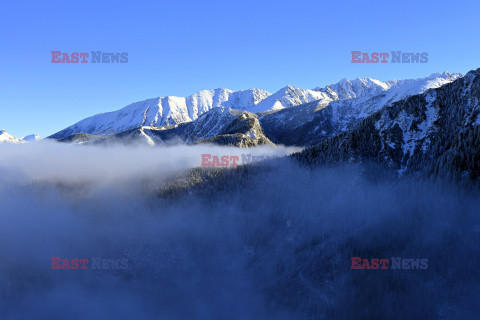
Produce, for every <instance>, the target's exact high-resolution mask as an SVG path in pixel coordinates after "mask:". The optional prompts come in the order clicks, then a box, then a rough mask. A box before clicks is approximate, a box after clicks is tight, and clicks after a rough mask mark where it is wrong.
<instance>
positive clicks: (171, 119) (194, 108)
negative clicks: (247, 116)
mask: <svg viewBox="0 0 480 320" xmlns="http://www.w3.org/2000/svg"><path fill="white" fill-rule="evenodd" d="M269 95H270V93H268V92H267V91H264V90H260V89H250V90H244V91H232V90H229V89H215V90H204V91H200V92H197V93H195V94H193V95H191V96H189V97H173V96H167V97H163V98H154V99H148V100H144V101H140V102H136V103H132V104H130V105H128V106H126V107H125V108H123V109H120V110H118V111H114V112H108V113H103V114H98V115H95V116H93V117H90V118H87V119H85V120H82V121H80V122H78V123H76V124H74V125H73V126H71V127H68V128H66V129H64V130H62V131H60V132H59V133H57V134H55V135H53V136H52V137H53V138H56V139H60V138H65V137H67V136H69V135H71V134H75V133H87V134H93V135H105V134H112V133H118V132H122V131H125V130H129V129H133V128H138V127H141V126H151V127H162V126H168V125H175V124H179V123H184V122H190V121H193V120H195V119H197V118H198V117H199V116H200V115H202V114H204V113H205V112H207V111H209V110H211V109H213V108H218V107H229V108H234V109H239V110H245V109H249V108H251V107H253V106H254V105H256V104H257V103H259V102H260V101H261V100H263V99H265V98H266V97H268V96H269Z"/></svg>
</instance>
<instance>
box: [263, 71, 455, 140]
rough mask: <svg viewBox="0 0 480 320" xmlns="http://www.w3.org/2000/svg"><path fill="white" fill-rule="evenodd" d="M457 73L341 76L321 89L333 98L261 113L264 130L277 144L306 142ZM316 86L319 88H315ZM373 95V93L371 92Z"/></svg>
mask: <svg viewBox="0 0 480 320" xmlns="http://www.w3.org/2000/svg"><path fill="white" fill-rule="evenodd" d="M460 76H461V75H460V74H449V73H448V72H445V73H443V74H433V75H431V76H429V77H426V78H420V79H412V80H401V81H396V80H392V81H388V82H380V81H377V80H372V79H368V78H366V79H356V80H353V81H348V80H345V79H344V80H342V81H340V82H339V83H338V84H337V85H333V86H329V87H327V88H325V89H321V90H324V91H325V92H326V94H328V95H329V96H330V97H331V98H332V99H345V100H337V101H329V100H318V101H314V102H311V103H307V104H304V105H300V106H297V107H295V108H293V109H292V108H290V109H284V110H281V111H278V112H275V113H267V114H264V115H262V116H261V117H260V118H259V120H260V123H261V125H262V128H263V129H264V131H265V134H266V135H267V136H268V137H269V138H270V140H272V141H273V142H274V143H277V144H285V145H298V146H309V145H314V144H317V143H319V142H320V141H322V140H323V139H326V138H328V137H332V136H335V135H337V134H339V133H341V132H344V131H347V130H350V129H352V128H353V127H354V126H355V125H356V124H358V123H359V122H360V121H361V120H363V119H365V118H366V117H368V116H369V115H371V114H373V113H375V112H376V111H378V110H380V109H381V108H383V107H384V106H387V105H391V104H392V103H393V102H395V101H399V100H401V99H405V98H406V97H408V96H410V95H415V94H419V93H423V92H425V91H426V90H428V89H431V88H438V87H440V86H442V85H444V84H447V83H450V82H452V81H454V80H455V79H458V78H459V77H460ZM317 90H320V89H317ZM372 95H373V96H372Z"/></svg>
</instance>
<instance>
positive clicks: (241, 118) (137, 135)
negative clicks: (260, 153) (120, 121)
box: [58, 107, 273, 147]
mask: <svg viewBox="0 0 480 320" xmlns="http://www.w3.org/2000/svg"><path fill="white" fill-rule="evenodd" d="M58 141H60V142H74V143H114V142H122V143H126V144H129V143H146V144H148V145H152V146H153V145H156V144H177V143H187V144H197V143H216V144H220V145H234V146H238V147H252V146H257V145H265V144H269V145H273V143H272V142H271V141H270V140H269V139H268V138H267V137H265V135H264V134H263V131H262V128H261V126H260V123H259V122H258V116H257V115H256V114H254V113H251V112H247V111H241V110H233V109H230V108H225V107H220V108H215V109H212V110H210V111H209V112H206V113H204V114H203V115H201V116H200V117H199V118H198V119H197V120H195V121H192V122H188V123H182V124H178V125H175V126H166V127H162V128H156V127H149V126H143V127H139V128H134V129H130V130H126V131H123V132H120V133H117V134H112V135H108V136H94V135H89V134H73V135H70V136H68V137H66V138H62V139H58Z"/></svg>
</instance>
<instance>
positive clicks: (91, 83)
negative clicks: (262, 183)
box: [0, 0, 480, 137]
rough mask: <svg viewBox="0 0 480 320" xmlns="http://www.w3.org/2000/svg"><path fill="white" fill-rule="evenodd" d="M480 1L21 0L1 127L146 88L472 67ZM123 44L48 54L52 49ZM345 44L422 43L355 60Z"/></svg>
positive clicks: (306, 84) (5, 6) (2, 83)
mask: <svg viewBox="0 0 480 320" xmlns="http://www.w3.org/2000/svg"><path fill="white" fill-rule="evenodd" d="M479 13H480V4H479V2H478V1H473V0H471V1H457V2H454V1H332V0H330V1H321V0H315V1H304V0H297V1H291V0H290V1H282V0H276V1H262V0H256V1H250V0H235V1H218V0H217V1H202V0H195V1H190V0H189V1H183V0H172V1H162V0H160V1H159V0H157V1H118V0H117V1H98V0H97V1H19V0H2V3H1V6H0V39H1V42H0V49H1V50H0V129H1V128H5V129H7V131H8V132H9V133H11V134H13V135H15V136H20V137H21V136H24V135H27V134H30V133H37V134H40V135H42V136H47V135H50V134H52V133H54V132H56V131H58V130H60V129H63V128H65V127H66V126H68V125H71V124H73V123H75V122H77V121H79V120H81V119H83V118H85V117H88V116H91V115H93V114H96V113H101V112H106V111H112V110H117V109H120V108H121V107H123V106H125V105H127V104H129V103H131V102H135V101H139V100H144V99H146V98H152V97H158V96H166V95H177V96H186V95H190V94H192V93H194V92H197V91H199V90H203V89H214V88H218V87H223V88H230V89H232V90H240V89H248V88H253V87H258V88H262V89H266V90H268V91H270V92H275V91H276V90H278V89H280V88H281V87H283V86H285V85H287V84H291V85H294V86H298V87H301V88H314V87H317V86H325V85H327V84H330V83H334V82H337V81H338V80H339V79H341V78H344V77H347V78H356V77H367V76H368V77H372V78H376V79H380V80H388V79H403V78H418V77H423V76H427V75H429V74H431V73H434V72H442V71H445V70H446V71H450V72H461V73H465V72H467V71H468V70H471V69H474V68H478V67H480V22H479V20H480V16H479ZM52 50H60V51H65V52H75V51H79V52H90V51H92V50H102V51H104V52H128V54H129V62H128V63H127V64H91V63H88V64H52V63H50V60H51V55H50V51H52ZM352 50H361V51H366V52H374V51H380V52H382V51H386V52H390V51H392V50H402V51H405V52H428V53H429V62H428V63H426V64H391V63H389V64H377V65H372V64H352V63H350V59H351V54H350V51H352Z"/></svg>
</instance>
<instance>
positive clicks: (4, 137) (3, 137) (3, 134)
mask: <svg viewBox="0 0 480 320" xmlns="http://www.w3.org/2000/svg"><path fill="white" fill-rule="evenodd" d="M39 140H42V138H40V137H39V136H37V135H36V134H31V135H28V136H25V137H23V138H16V137H14V136H12V135H11V134H9V133H8V132H7V131H6V130H5V129H2V130H0V143H2V142H8V143H25V142H32V141H39Z"/></svg>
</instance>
